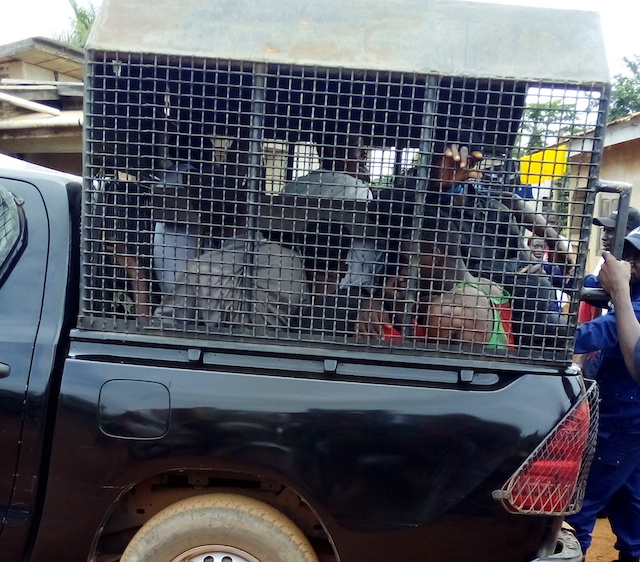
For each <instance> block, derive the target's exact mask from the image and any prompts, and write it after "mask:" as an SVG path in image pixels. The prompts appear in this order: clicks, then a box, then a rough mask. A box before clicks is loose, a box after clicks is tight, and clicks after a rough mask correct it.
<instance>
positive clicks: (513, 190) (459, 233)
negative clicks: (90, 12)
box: [0, 0, 608, 562]
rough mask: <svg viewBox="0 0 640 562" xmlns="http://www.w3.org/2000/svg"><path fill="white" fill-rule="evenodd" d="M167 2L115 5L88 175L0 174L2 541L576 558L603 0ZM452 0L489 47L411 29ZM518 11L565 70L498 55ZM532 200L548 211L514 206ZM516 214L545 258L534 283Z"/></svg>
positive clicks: (264, 557)
mask: <svg viewBox="0 0 640 562" xmlns="http://www.w3.org/2000/svg"><path fill="white" fill-rule="evenodd" d="M174 4H175V3H173V2H170V1H169V0H161V1H159V2H154V3H153V6H151V5H150V4H149V3H146V4H145V3H136V2H131V1H130V0H127V1H125V0H108V1H107V2H105V9H104V12H103V14H102V15H101V17H100V18H99V20H98V22H97V24H96V27H95V28H94V31H93V33H92V38H91V39H90V41H89V45H88V48H87V67H86V68H87V77H86V90H85V146H86V153H85V172H84V177H83V178H75V177H72V176H68V175H64V174H60V173H55V172H53V171H51V172H46V171H37V170H8V169H4V170H0V420H1V425H0V427H1V428H2V430H1V432H0V439H1V441H0V447H1V450H2V455H0V514H1V516H2V518H1V520H0V525H1V526H0V559H1V560H2V561H7V562H18V561H23V560H24V561H29V562H63V561H64V562H80V561H83V562H86V561H91V562H114V561H117V560H121V561H122V562H134V561H136V562H137V561H147V562H156V561H161V562H165V561H166V562H178V561H180V562H205V561H215V562H223V561H224V562H274V561H280V562H293V561H296V562H297V561H300V562H311V561H317V560H322V561H338V560H339V561H341V562H362V561H363V560H366V561H368V562H382V561H386V560H390V559H399V560H403V561H405V562H419V561H420V562H423V561H424V560H437V561H438V562H447V561H449V562H460V561H463V560H469V559H476V560H482V561H483V562H494V561H495V562H498V561H499V562H504V561H513V562H531V561H534V560H535V561H537V562H552V561H554V560H562V561H565V562H578V561H579V560H580V559H581V556H582V555H581V553H580V550H579V547H578V545H577V542H576V540H575V538H574V537H573V535H572V534H571V533H570V531H569V530H567V529H565V528H564V526H563V515H565V514H567V513H571V512H573V511H575V510H577V509H579V508H580V505H581V495H582V492H583V486H584V481H585V477H586V472H587V471H588V467H589V462H590V455H591V454H592V450H593V444H594V435H595V428H596V424H597V414H598V412H597V388H596V387H595V385H592V384H590V383H589V381H585V380H584V379H583V378H582V376H581V375H580V373H579V372H578V371H577V370H576V369H574V368H573V367H572V364H571V351H572V329H573V328H575V323H576V317H577V307H578V304H579V286H578V285H579V283H577V282H575V283H573V281H576V280H577V279H579V278H581V276H582V275H583V273H584V266H585V253H586V242H587V239H588V229H589V225H590V223H591V220H590V217H591V214H592V211H593V206H594V201H595V186H596V183H597V171H598V164H599V158H600V150H601V147H602V138H603V129H604V125H603V124H604V122H605V119H604V116H605V114H606V107H607V94H608V86H607V83H606V79H605V78H603V77H604V76H605V75H606V68H605V71H601V70H600V66H599V65H600V63H601V62H602V61H601V59H600V58H599V57H595V60H594V57H593V52H590V54H589V57H588V58H589V60H588V61H585V64H584V65H582V64H581V63H580V61H581V60H582V59H583V58H584V53H583V52H582V51H583V45H584V44H586V43H589V42H588V41H586V39H587V38H589V40H590V41H591V43H589V44H592V43H593V42H594V41H595V40H594V39H593V37H591V34H592V33H593V31H592V30H593V26H592V25H590V24H591V23H592V22H593V17H594V16H593V14H588V13H582V12H580V13H578V12H575V13H573V12H571V13H568V12H563V11H557V10H550V11H546V10H532V11H530V9H524V8H519V9H516V8H513V7H508V8H507V7H498V6H482V5H479V4H460V5H459V3H456V2H451V3H450V2H447V3H433V2H424V1H421V2H412V1H409V0H404V1H403V2H400V1H396V2H391V1H390V2H385V3H382V4H375V5H372V3H370V2H365V1H364V0H362V1H360V0H357V1H353V2H352V3H350V4H349V6H348V7H344V6H342V7H340V6H338V5H336V6H334V8H335V10H331V9H329V8H330V7H331V5H333V4H334V3H333V2H329V1H328V0H324V1H323V2H320V3H317V2H316V3H313V6H312V5H311V4H308V5H304V6H303V5H301V4H299V3H298V2H297V1H294V0H287V1H286V2H282V1H281V2H267V1H265V2H261V3H257V4H256V3H253V2H244V1H239V2H223V1H215V2H210V3H208V4H207V6H203V5H202V3H199V2H195V1H187V2H183V3H180V9H179V10H178V12H176V7H175V5H174ZM245 4H246V5H245ZM134 8H135V9H134ZM321 8H322V9H321ZM463 8H464V9H463ZM420 14H422V15H425V17H426V16H427V15H428V16H429V17H427V18H426V19H424V18H422V16H420V17H418V16H419V15H420ZM461 14H464V16H465V18H466V19H465V21H467V22H473V24H474V25H478V26H481V24H482V23H483V22H484V23H486V24H487V26H489V27H486V28H484V29H485V32H486V33H485V34H484V36H483V37H484V39H483V37H480V38H479V40H481V41H480V43H482V41H485V42H490V43H491V45H494V42H493V40H492V37H495V35H492V34H491V33H490V31H491V29H492V27H491V26H495V25H497V23H499V22H503V23H504V22H505V21H508V22H510V25H508V26H506V27H504V29H501V35H500V37H501V40H502V41H503V42H504V44H507V43H508V42H509V41H512V45H514V47H513V49H512V50H511V51H513V52H511V51H509V52H508V53H507V52H505V57H502V58H501V60H500V61H498V60H496V59H497V58H500V57H493V58H484V57H483V56H482V53H483V52H484V51H482V49H481V48H480V47H481V46H482V45H481V44H479V45H477V47H478V49H479V52H478V53H475V51H474V52H466V53H465V55H464V57H463V58H464V59H465V64H466V65H467V68H468V70H469V72H465V73H463V72H462V71H461V70H460V67H459V66H458V62H457V61H453V60H452V59H450V58H449V57H440V59H438V57H436V56H435V55H433V54H430V53H431V51H430V50H429V46H430V45H433V44H434V43H438V44H439V45H440V47H442V46H443V45H446V44H447V38H449V37H451V36H452V33H453V32H452V29H453V28H455V30H457V33H462V31H461V29H462V28H459V27H456V26H457V25H458V23H459V20H460V16H461ZM320 16H322V17H320ZM534 16H535V17H534ZM355 21H358V22H359V23H358V26H355V23H354V26H349V25H347V24H348V23H349V22H352V23H353V22H355ZM345 22H346V23H345ZM402 22H404V23H402ZM456 22H458V23H456ZM401 23H402V26H404V27H402V26H401ZM345 25H346V27H345ZM150 26H153V33H151V32H148V31H149V29H150ZM243 26H244V27H243ZM256 26H258V27H256ZM260 26H264V28H265V29H267V28H270V29H273V30H274V33H273V34H269V37H268V38H266V37H262V35H260V33H258V30H259V29H261V28H260ZM399 26H400V27H399ZM452 26H453V28H452ZM531 26H533V27H535V30H536V33H537V35H536V37H537V39H536V41H538V43H537V45H538V47H539V46H542V45H546V44H547V43H551V42H552V41H551V40H549V41H548V42H547V41H546V40H545V37H547V35H548V36H549V37H557V36H560V35H561V36H563V37H570V38H571V40H570V41H569V40H567V41H568V43H567V44H565V45H563V48H564V52H566V53H567V54H566V58H567V60H570V64H571V65H573V66H568V65H567V64H565V62H563V59H562V58H561V57H556V59H557V60H556V59H553V58H549V59H545V58H544V57H542V56H540V57H539V59H540V60H537V59H536V60H527V61H524V62H522V61H520V59H519V58H518V57H520V54H521V49H518V48H516V47H515V45H516V44H517V42H518V41H521V42H526V41H527V38H529V37H531V36H532V34H531V33H529V32H530V31H531V29H530V27H531ZM114 29H115V30H117V33H114V32H113V30H114ZM243 29H244V30H245V31H246V30H248V29H251V30H252V31H251V33H249V32H247V33H243V32H242V30H243ZM284 29H286V30H288V32H287V33H284V31H283V30H284ZM345 29H350V30H351V32H350V34H345V33H342V32H343V31H344V30H345ZM400 29H402V32H403V33H404V34H405V37H404V39H401V38H400V37H398V36H397V35H398V33H399V30H400ZM425 29H429V30H431V31H432V32H433V33H431V34H428V33H425ZM341 30H342V31H341ZM187 31H188V33H187ZM560 31H562V33H560ZM467 32H468V33H469V34H470V35H469V36H470V37H471V36H474V37H476V38H478V37H477V36H475V35H474V34H473V33H472V30H469V29H468V30H467ZM406 34H409V36H410V37H411V38H412V41H413V42H412V43H411V45H412V48H411V49H409V50H407V49H405V48H404V47H403V45H404V46H405V47H406V45H407V41H406ZM540 34H542V35H540ZM205 37H206V39H207V40H206V41H205ZM335 37H339V42H337V43H336V42H332V41H333V40H334V39H335ZM305 38H306V39H305ZM374 38H375V41H373V39H374ZM312 39H313V40H312ZM305 40H306V42H305ZM336 41H337V40H336ZM372 41H373V42H372ZM487 44H489V43H487ZM203 45H206V48H204V47H202V46H203ZM361 45H365V46H366V49H364V50H361V49H360V47H358V46H361ZM376 46H378V47H384V49H382V48H380V49H378V50H376ZM356 47H358V48H356ZM243 49H244V51H243ZM572 49H573V50H575V53H574V54H575V56H573V55H572V54H571V53H573V51H572ZM445 50H446V49H445ZM536 52H539V51H536ZM417 53H423V55H424V56H418V55H417ZM510 57H512V58H513V60H511V59H510ZM580 57H582V58H580ZM505 58H506V59H509V60H505ZM330 59H331V60H333V59H335V60H333V62H332V63H331V64H330V62H329V61H330ZM587 62H588V64H586V63H587ZM502 64H504V65H506V66H508V71H506V70H504V69H503V68H499V66H500V65H502ZM576 67H577V70H575V68H576ZM569 68H572V69H573V70H571V72H569ZM472 73H475V74H472ZM565 73H567V74H569V76H568V78H566V79H563V80H561V79H560V78H559V77H561V76H564V74H565ZM581 73H582V74H581ZM549 103H551V105H550V106H549V107H550V109H553V108H557V106H558V104H560V105H561V106H562V107H564V108H565V110H563V111H561V112H551V113H549V112H547V113H545V112H544V111H540V108H541V107H542V106H545V107H546V105H545V104H547V105H548V104H549ZM569 106H570V107H571V110H570V111H569V109H568V107H569ZM550 115H552V117H553V118H552V119H550V117H549V116H550ZM356 133H357V135H356ZM354 136H357V142H358V144H357V145H353V144H351V139H352V138H353V137H354ZM533 137H535V138H536V139H538V141H537V144H536V143H531V142H528V141H529V140H530V139H531V138H533ZM540 140H542V141H544V142H542V143H540ZM463 145H464V146H469V147H470V150H471V153H472V154H475V156H473V158H474V159H475V160H474V161H473V162H472V163H473V167H472V171H473V172H474V173H471V174H470V173H469V169H467V170H466V173H465V178H464V180H458V179H457V176H456V178H455V179H456V181H452V182H449V183H448V182H447V181H446V169H447V168H446V166H445V165H443V164H442V162H443V160H442V159H439V158H441V155H442V154H443V152H442V151H446V150H447V149H446V147H451V146H455V147H456V148H461V147H462V146H463ZM540 147H546V149H545V150H544V151H541V150H538V148H540ZM329 153H330V154H332V155H333V157H334V164H333V166H334V167H333V169H329V166H330V164H327V163H326V161H325V160H324V159H325V157H326V155H327V154H329ZM339 153H340V154H342V158H343V160H344V162H346V164H347V165H345V166H343V167H341V168H340V167H338V166H337V164H335V162H337V160H338V159H337V158H336V155H337V154H339ZM541 154H543V155H542V156H541ZM480 155H482V156H480ZM516 156H517V157H518V158H519V159H520V164H522V163H527V162H528V164H529V167H528V168H527V170H528V171H527V174H528V176H526V177H527V182H526V185H525V184H523V183H522V182H521V181H520V178H524V177H525V175H526V174H525V173H524V172H523V169H524V168H522V167H520V168H514V166H513V163H514V162H515V157H516ZM445 161H446V159H445ZM344 162H343V163H344ZM363 162H365V163H366V164H367V166H365V167H364V168H360V167H359V166H360V165H361V164H362V163H363ZM536 162H537V163H538V164H540V166H539V167H537V168H536V167H535V166H534V164H535V163H536ZM351 164H353V165H354V166H353V167H352V166H351ZM352 168H354V169H355V168H357V169H358V170H360V171H359V172H353V171H352ZM549 169H550V170H551V171H549ZM363 170H365V171H364V172H363ZM459 171H460V170H459V169H458V172H459ZM456 173H457V172H456ZM536 174H537V178H538V181H537V182H536V181H535V178H532V176H536ZM365 176H366V177H365ZM318 177H320V179H318ZM314 178H315V179H314ZM548 180H553V182H552V183H550V182H549V181H548ZM314 182H315V183H314ZM545 182H547V183H545ZM532 186H533V187H532ZM316 188H319V189H316ZM524 188H527V189H529V190H530V192H529V193H525V192H524V191H522V190H523V189H524ZM314 189H316V191H314ZM325 189H327V190H328V191H329V192H331V195H326V193H325ZM518 193H520V195H518ZM398 194H400V196H398ZM472 196H473V198H474V199H473V201H476V202H483V203H482V205H484V206H481V207H482V208H481V209H480V210H481V212H482V213H483V214H482V215H481V216H482V217H484V219H482V220H481V219H479V218H477V217H478V215H473V213H476V212H480V211H478V207H477V206H476V207H474V204H472V203H471V201H472ZM460 201H462V202H460ZM457 204H460V205H461V207H456V205H457ZM478 205H479V203H478ZM518 205H519V207H518ZM531 205H533V207H534V211H537V212H534V213H533V215H531V214H527V213H528V212H529V206H531ZM536 205H538V206H537V208H536ZM541 205H546V211H549V212H550V211H553V212H554V213H555V214H556V215H557V216H558V217H559V218H560V221H559V222H560V223H561V227H562V228H563V232H564V234H565V237H562V236H560V234H559V232H558V231H557V230H555V229H550V227H548V225H546V224H545V223H544V221H543V222H542V223H540V222H536V221H537V219H531V220H530V221H529V222H526V221H525V223H524V224H523V223H522V220H521V221H520V222H518V220H517V218H518V217H519V218H520V219H523V217H527V216H529V217H530V216H541V215H542V211H543V210H545V209H543V208H542V207H541ZM461 210H462V211H461ZM461 212H462V214H461ZM465 217H466V218H465ZM470 217H471V218H470ZM473 217H475V218H473ZM514 229H515V230H514ZM532 231H533V233H537V232H540V233H542V234H541V235H542V236H543V237H545V238H547V239H548V241H549V244H550V246H549V254H550V255H551V254H554V255H555V256H560V255H561V254H564V255H565V258H566V259H568V260H569V261H565V262H560V261H559V263H561V265H560V266H559V267H560V271H561V273H560V274H559V275H560V277H561V278H562V281H563V283H562V285H561V286H560V287H559V288H558V287H557V286H556V287H554V288H553V295H554V298H551V297H550V295H551V294H552V293H551V292H549V291H548V290H547V292H543V290H546V289H548V287H547V286H546V285H545V283H548V282H549V279H547V277H545V276H544V275H541V276H538V277H535V276H534V275H533V272H534V271H539V269H540V268H539V267H538V268H535V267H532V266H536V265H537V264H534V263H531V262H530V261H529V262H527V259H529V258H528V256H529V254H527V253H526V247H525V246H524V245H523V244H524V242H523V241H524V240H526V238H527V237H528V236H531V235H532V234H531V232H532ZM514 232H516V234H514ZM490 236H491V237H492V238H489V237H490ZM434 240H435V241H436V242H437V244H434ZM490 240H491V241H490ZM569 240H570V242H571V244H572V245H573V248H574V249H573V251H571V250H570V249H568V248H567V247H566V246H563V244H564V243H565V242H567V241H569ZM465 241H466V242H465ZM438 244H439V245H438ZM436 246H437V247H436ZM429 248H431V249H429ZM553 250H555V252H554V251H553ZM367 252H368V253H367ZM429 252H430V253H429ZM523 255H524V256H525V257H524V258H523V257H522V256H523ZM568 255H569V256H573V261H571V259H569V258H568V257H567V256H568ZM357 256H360V257H359V258H358V257H357ZM425 256H430V258H429V259H426V258H425ZM443 256H444V257H443ZM550 259H556V258H550ZM557 259H558V260H560V257H557ZM521 260H524V261H521ZM425 264H427V265H425ZM365 265H368V266H369V269H367V268H366V267H364V266H365ZM523 270H525V271H527V272H529V273H530V274H527V276H526V277H524V278H523V277H518V276H519V275H520V274H521V273H522V271H523ZM461 272H464V279H463V282H460V283H458V282H457V281H456V282H452V283H450V284H447V283H445V281H446V280H449V279H454V278H455V279H458V278H457V277H456V276H457V275H458V274H460V273H461ZM449 276H453V277H449ZM534 277H535V278H534ZM548 277H551V276H550V275H549V276H548ZM523 279H524V281H523ZM392 282H393V285H392ZM496 286H500V287H501V288H502V289H503V293H501V295H502V297H501V298H500V299H496V298H494V297H493V296H491V295H490V293H489V292H488V291H489V290H488V289H487V290H486V291H487V292H485V289H483V287H493V288H495V287H496ZM399 287H401V288H400V289H399ZM491 290H493V289H491ZM556 290H558V299H557V304H558V305H559V306H558V309H557V310H555V309H552V308H551V304H552V303H551V301H553V302H554V303H556V298H555V295H556V292H555V291H556ZM560 293H562V295H560ZM461 294H464V296H465V297H469V296H470V295H472V296H473V302H472V303H470V302H469V300H468V299H467V300H465V301H464V302H463V301H456V300H455V299H456V298H457V297H458V296H460V295H461ZM542 295H545V296H542ZM490 296H491V298H489V297H490ZM447 298H450V299H453V300H451V301H446V299H447ZM446 303H449V304H456V305H459V308H457V309H456V310H457V312H455V313H454V314H449V316H447V315H446V314H445V313H444V312H442V310H440V312H439V316H438V317H437V321H434V315H435V312H434V310H435V306H436V305H438V306H439V307H440V309H442V308H443V307H442V306H441V305H443V304H446ZM489 303H490V305H489ZM483 307H484V308H483ZM487 311H489V321H487V320H486V316H487ZM503 313H505V314H503ZM506 313H508V314H506ZM483 322H484V323H483ZM467 323H470V324H467ZM462 324H464V327H463V328H460V326H461V325H462ZM381 325H382V328H381V329H380V326H381ZM456 325H458V328H456V329H453V328H452V326H456ZM468 325H470V326H471V327H470V328H468ZM445 326H447V329H446V330H445ZM480 326H488V327H487V328H486V330H487V331H485V328H481V327H480Z"/></svg>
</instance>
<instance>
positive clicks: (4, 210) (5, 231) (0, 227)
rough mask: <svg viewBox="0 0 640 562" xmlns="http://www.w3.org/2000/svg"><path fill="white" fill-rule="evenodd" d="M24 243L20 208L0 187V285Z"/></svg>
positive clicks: (7, 192)
mask: <svg viewBox="0 0 640 562" xmlns="http://www.w3.org/2000/svg"><path fill="white" fill-rule="evenodd" d="M25 241H26V237H25V224H24V220H23V214H22V210H21V207H20V205H19V204H18V202H17V201H16V198H15V197H14V195H13V194H12V193H11V192H10V191H9V190H8V189H6V188H4V187H2V186H1V185H0V285H1V284H2V283H3V282H4V280H5V278H6V276H7V275H8V273H9V271H10V270H11V268H12V267H13V264H14V263H15V260H16V259H17V257H18V256H19V255H20V252H21V251H22V248H23V246H24V242H25Z"/></svg>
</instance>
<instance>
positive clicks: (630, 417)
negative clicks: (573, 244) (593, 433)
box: [567, 229, 640, 562]
mask: <svg viewBox="0 0 640 562" xmlns="http://www.w3.org/2000/svg"><path fill="white" fill-rule="evenodd" d="M623 259H624V260H626V261H627V262H628V263H629V266H630V268H629V269H627V270H626V271H629V270H630V279H629V277H627V279H629V281H630V285H627V286H630V290H626V292H625V290H624V289H623V288H621V287H624V282H623V283H620V279H619V278H617V281H616V284H615V285H614V284H613V283H611V280H612V279H611V280H609V279H607V274H608V273H609V269H610V268H605V271H604V273H603V279H602V280H603V281H604V282H605V284H604V286H605V288H606V289H608V290H612V289H615V290H612V292H611V296H612V298H613V302H614V306H615V307H616V309H617V308H618V307H619V308H620V310H619V313H618V311H617V310H612V311H611V312H610V313H609V314H607V315H605V316H600V317H598V318H596V319H595V320H592V321H591V322H587V323H586V324H583V325H582V326H581V327H580V328H579V329H578V331H577V333H576V341H575V353H576V354H582V353H588V352H590V351H596V350H601V354H602V358H601V363H600V366H599V368H598V370H597V374H596V379H597V381H598V385H599V387H600V396H601V399H602V400H601V403H600V426H599V430H598V441H597V445H596V451H595V456H594V459H593V464H592V466H591V471H590V473H589V479H588V481H587V488H586V492H585V499H584V505H583V507H582V510H581V511H580V512H579V513H577V514H575V515H571V516H569V517H567V521H568V522H569V523H570V524H571V525H572V526H573V527H574V528H575V530H576V535H577V537H578V540H579V541H580V544H581V546H582V551H583V552H586V550H587V548H588V547H589V545H590V544H591V532H592V531H593V527H594V525H595V520H596V517H597V514H598V512H600V511H601V510H602V509H603V508H604V507H605V506H606V508H607V516H608V518H609V521H610V523H611V527H612V529H613V532H614V533H615V535H616V537H617V541H616V545H615V546H616V548H617V549H618V550H619V551H620V554H619V557H618V560H619V561H624V562H629V561H635V562H638V560H639V557H640V384H639V383H638V382H637V380H636V379H637V375H636V372H635V369H634V368H633V365H634V362H633V357H631V356H633V355H634V353H633V351H634V350H635V349H636V347H637V345H636V343H635V342H634V343H633V345H629V344H628V343H626V342H627V341H628V340H629V339H630V338H628V337H627V336H632V335H633V334H636V332H635V328H636V327H637V322H635V319H638V318H640V229H636V230H634V231H632V232H631V233H629V234H628V235H627V237H626V238H625V245H624V252H623ZM605 260H613V262H615V259H614V258H613V256H610V255H607V256H605ZM613 262H612V263H611V264H610V265H611V266H614V265H615V264H614V263H613ZM605 263H606V262H605ZM625 268H626V266H624V268H620V269H621V271H620V272H618V273H619V274H622V273H623V272H624V270H625ZM629 297H630V299H629ZM620 314H622V315H623V316H622V317H621V318H618V316H619V315H620ZM634 317H635V318H634ZM635 340H636V342H637V337H636V338H635ZM621 346H622V348H621ZM630 351H631V353H630ZM630 355H631V356H630ZM625 359H626V360H625ZM629 359H631V361H629ZM627 365H630V366H631V368H628V367H627Z"/></svg>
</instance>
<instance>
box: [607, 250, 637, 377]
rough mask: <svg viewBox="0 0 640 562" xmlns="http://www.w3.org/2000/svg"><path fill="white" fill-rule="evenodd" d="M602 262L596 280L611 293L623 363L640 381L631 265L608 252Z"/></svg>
mask: <svg viewBox="0 0 640 562" xmlns="http://www.w3.org/2000/svg"><path fill="white" fill-rule="evenodd" d="M602 257H603V258H604V263H603V264H602V268H601V269H600V274H599V275H598V280H599V281H600V284H601V285H602V288H603V289H604V290H605V291H607V293H609V295H611V300H612V301H613V305H614V307H615V314H616V326H617V328H618V343H619V344H620V349H621V350H622V355H623V357H624V363H625V365H626V366H627V369H629V372H630V373H631V376H632V377H633V380H635V381H636V382H638V383H640V373H637V372H636V369H635V365H634V352H635V348H636V343H637V342H638V338H640V322H638V319H637V318H636V313H635V311H634V310H633V305H632V304H631V290H630V287H629V280H630V278H631V266H630V264H629V263H628V262H626V261H620V260H617V259H616V258H614V257H613V255H612V254H611V253H610V252H604V253H603V254H602Z"/></svg>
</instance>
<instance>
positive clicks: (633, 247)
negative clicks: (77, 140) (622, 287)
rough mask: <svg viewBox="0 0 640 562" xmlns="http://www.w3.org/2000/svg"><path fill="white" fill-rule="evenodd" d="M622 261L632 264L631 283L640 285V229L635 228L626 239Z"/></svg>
mask: <svg viewBox="0 0 640 562" xmlns="http://www.w3.org/2000/svg"><path fill="white" fill-rule="evenodd" d="M622 259H624V260H626V261H628V262H629V263H630V264H631V283H632V284H636V283H640V228H635V229H634V230H632V231H631V232H630V233H629V234H627V236H626V237H625V239H624V247H623V250H622Z"/></svg>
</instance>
